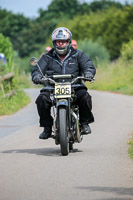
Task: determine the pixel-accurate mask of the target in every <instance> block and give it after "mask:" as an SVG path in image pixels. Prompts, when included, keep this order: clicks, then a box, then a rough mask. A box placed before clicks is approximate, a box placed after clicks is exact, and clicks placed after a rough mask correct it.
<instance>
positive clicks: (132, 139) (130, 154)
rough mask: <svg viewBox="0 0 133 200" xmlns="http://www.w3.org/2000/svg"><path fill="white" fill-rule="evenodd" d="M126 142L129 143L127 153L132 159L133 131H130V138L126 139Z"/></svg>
mask: <svg viewBox="0 0 133 200" xmlns="http://www.w3.org/2000/svg"><path fill="white" fill-rule="evenodd" d="M128 144H129V148H128V154H129V156H130V158H131V159H133V133H132V136H131V139H130V140H129V141H128Z"/></svg>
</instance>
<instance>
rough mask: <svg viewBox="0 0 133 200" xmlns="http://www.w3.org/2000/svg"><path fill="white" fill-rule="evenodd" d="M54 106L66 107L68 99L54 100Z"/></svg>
mask: <svg viewBox="0 0 133 200" xmlns="http://www.w3.org/2000/svg"><path fill="white" fill-rule="evenodd" d="M56 106H57V107H59V106H66V107H68V101H67V100H66V99H60V100H59V101H57V102H56Z"/></svg>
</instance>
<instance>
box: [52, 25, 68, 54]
mask: <svg viewBox="0 0 133 200" xmlns="http://www.w3.org/2000/svg"><path fill="white" fill-rule="evenodd" d="M56 40H66V41H67V44H66V46H65V47H63V48H59V47H58V46H57V45H56ZM71 41H72V33H71V32H70V31H69V29H67V28H65V27H59V28H57V29H55V30H54V31H53V33H52V42H53V46H54V49H55V50H56V52H57V53H58V54H59V55H65V54H66V53H67V52H68V51H69V49H70V47H71Z"/></svg>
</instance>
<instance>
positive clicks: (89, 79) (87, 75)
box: [84, 73, 93, 81]
mask: <svg viewBox="0 0 133 200" xmlns="http://www.w3.org/2000/svg"><path fill="white" fill-rule="evenodd" d="M84 77H85V78H86V79H88V81H92V80H93V75H92V74H91V73H85V74H84Z"/></svg>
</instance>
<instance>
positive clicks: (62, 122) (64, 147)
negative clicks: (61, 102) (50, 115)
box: [59, 107, 69, 156]
mask: <svg viewBox="0 0 133 200" xmlns="http://www.w3.org/2000/svg"><path fill="white" fill-rule="evenodd" d="M59 140H60V147H61V154H62V155H63V156H67V155H68V154H69V138H68V134H67V110H66V107H60V108H59Z"/></svg>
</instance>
